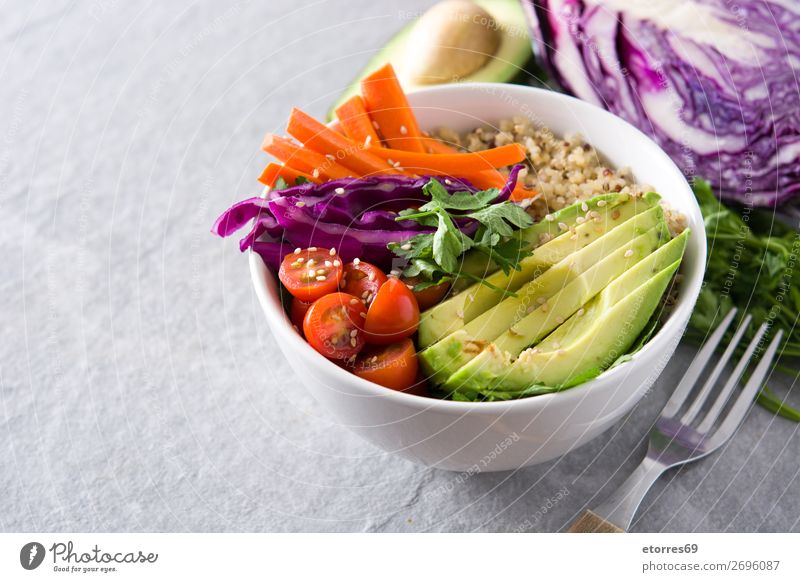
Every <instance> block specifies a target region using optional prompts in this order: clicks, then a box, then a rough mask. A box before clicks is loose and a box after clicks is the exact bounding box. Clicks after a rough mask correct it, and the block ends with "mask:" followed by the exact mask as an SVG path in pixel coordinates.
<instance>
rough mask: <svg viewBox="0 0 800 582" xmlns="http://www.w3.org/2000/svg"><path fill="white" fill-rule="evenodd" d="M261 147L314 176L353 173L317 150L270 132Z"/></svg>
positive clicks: (292, 166)
mask: <svg viewBox="0 0 800 582" xmlns="http://www.w3.org/2000/svg"><path fill="white" fill-rule="evenodd" d="M261 149H263V150H264V151H265V152H267V153H268V154H272V155H273V156H275V157H276V158H278V159H279V160H280V161H282V162H283V163H284V164H286V165H287V166H289V167H291V168H294V169H295V170H299V171H301V172H304V173H306V174H311V176H313V177H314V178H322V179H323V180H336V179H338V178H348V177H351V176H353V175H354V174H355V172H353V171H352V170H349V169H347V168H345V167H344V166H340V165H339V164H337V163H336V162H335V161H334V160H331V159H329V158H326V157H325V156H324V155H322V154H320V153H318V152H315V151H313V150H310V149H308V148H304V147H301V146H300V145H299V144H296V143H295V142H293V141H292V140H290V139H286V138H285V137H280V136H277V135H274V134H272V133H268V134H267V136H266V137H265V138H264V142H263V143H262V144H261Z"/></svg>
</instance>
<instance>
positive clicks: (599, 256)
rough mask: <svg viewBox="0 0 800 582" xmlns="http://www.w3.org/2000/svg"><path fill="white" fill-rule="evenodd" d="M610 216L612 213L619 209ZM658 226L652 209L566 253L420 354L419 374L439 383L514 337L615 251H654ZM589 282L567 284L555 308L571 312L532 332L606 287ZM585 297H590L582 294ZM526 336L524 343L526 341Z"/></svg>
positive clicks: (660, 233)
mask: <svg viewBox="0 0 800 582" xmlns="http://www.w3.org/2000/svg"><path fill="white" fill-rule="evenodd" d="M612 212H613V213H617V212H618V209H617V210H614V211H612ZM663 223H664V213H663V210H662V209H661V207H660V206H655V207H653V208H650V209H649V210H646V211H645V212H643V213H641V214H637V215H635V216H634V217H633V218H630V219H628V220H627V221H625V222H623V223H622V224H621V225H619V226H617V227H616V228H613V229H611V230H610V231H609V232H607V233H606V234H604V235H603V236H600V237H599V238H598V239H597V240H595V241H594V242H592V243H590V244H589V245H587V246H585V247H584V248H582V249H580V250H578V251H577V252H574V253H572V254H569V255H568V256H567V257H565V258H564V259H562V260H561V261H559V262H558V263H557V264H556V265H554V266H552V267H551V268H550V269H548V270H547V271H545V272H544V273H543V274H541V275H540V276H538V277H536V278H535V279H533V280H532V281H530V282H528V283H526V284H525V285H523V286H522V287H521V288H520V289H519V290H518V292H517V294H516V296H515V297H508V298H506V299H504V300H502V301H501V302H500V303H498V304H497V305H495V306H494V307H492V308H490V309H488V310H487V311H485V312H484V313H482V314H481V315H480V316H478V317H476V318H475V319H473V320H472V321H470V322H469V323H467V324H465V325H464V326H463V328H461V329H458V330H456V331H455V332H452V333H451V334H449V335H448V336H446V337H445V338H443V339H442V340H440V341H439V342H437V343H435V344H433V345H432V346H430V347H428V348H427V349H425V350H423V351H422V353H421V354H420V361H421V364H422V366H423V369H424V370H425V372H426V373H428V374H429V375H430V377H431V378H432V379H433V381H434V382H436V383H440V384H441V383H444V382H445V381H447V379H448V378H449V377H450V376H451V375H452V374H453V373H454V372H456V371H457V370H458V369H459V368H461V367H462V366H464V365H465V364H466V363H467V362H469V361H470V360H471V359H473V358H474V357H475V356H477V355H478V354H479V353H480V352H481V351H482V350H483V348H485V347H486V346H487V345H489V342H491V341H492V340H494V339H495V338H497V337H498V336H500V335H502V334H503V333H504V332H506V331H507V330H509V329H512V330H514V332H513V333H518V332H519V328H518V327H515V326H516V324H517V323H518V322H519V321H520V320H522V319H524V318H526V317H528V315H529V314H531V313H532V312H537V311H538V312H540V313H546V312H548V311H549V310H548V307H547V303H548V301H549V300H550V298H551V297H553V296H554V295H556V294H557V293H559V292H561V291H562V290H563V289H564V288H565V287H566V286H568V285H569V284H570V283H572V282H573V281H575V280H576V279H579V278H580V277H581V276H582V274H583V273H585V272H586V271H589V270H590V269H592V267H594V266H596V265H598V264H599V263H600V262H601V261H602V260H603V259H604V258H605V257H607V256H609V255H612V254H613V253H614V251H616V250H617V249H620V248H622V247H623V246H625V245H628V246H626V247H625V250H623V254H626V252H627V251H630V253H627V254H628V256H627V257H625V258H626V259H633V258H634V256H635V257H637V258H642V257H643V256H646V254H648V253H649V252H652V250H654V249H655V248H656V247H657V246H658V244H659V241H661V240H663V239H665V238H666V237H665V234H667V233H665V231H664V230H663V229H664V228H665V225H664V224H663ZM576 230H577V229H576ZM651 231H652V232H651ZM645 233H649V235H648V237H646V238H644V239H642V240H641V241H640V240H638V239H637V237H639V235H642V234H645ZM634 239H636V242H637V246H636V248H634V247H633V246H631V241H634ZM640 245H641V247H640ZM632 263H633V260H626V261H624V263H623V264H625V265H629V264H632ZM615 268H616V267H615ZM594 272H596V271H593V273H594ZM617 274H619V273H617ZM593 280H594V275H591V277H585V278H583V280H581V281H580V282H578V283H576V284H575V285H572V286H571V287H570V293H574V294H575V295H576V296H574V297H573V296H572V295H570V297H571V301H570V302H566V301H565V302H562V303H559V305H560V306H566V305H574V307H572V311H566V312H564V313H561V311H560V310H561V307H560V308H559V311H556V310H553V311H550V315H549V316H548V321H553V322H554V323H552V324H551V327H549V329H546V326H543V327H541V328H536V330H535V333H537V334H544V333H547V331H549V330H550V329H553V328H554V327H556V325H558V324H560V323H561V322H559V321H558V318H559V317H561V318H566V317H568V316H569V315H571V313H573V312H574V311H575V310H577V309H578V308H579V307H580V305H582V304H583V303H585V302H586V301H588V300H589V299H590V298H591V297H592V296H593V295H594V294H596V293H598V292H599V291H600V290H601V289H602V288H603V287H604V286H605V284H604V285H603V286H601V287H599V288H596V289H595V286H593V285H592V281H593ZM607 283H608V281H607V282H606V284H607ZM589 292H591V294H590V295H586V293H589ZM564 309H566V307H564ZM523 334H524V332H523ZM525 337H526V338H527V336H525ZM538 339H540V338H539V337H532V338H529V341H528V345H530V344H531V343H533V342H534V341H537V340H538ZM523 347H524V346H523Z"/></svg>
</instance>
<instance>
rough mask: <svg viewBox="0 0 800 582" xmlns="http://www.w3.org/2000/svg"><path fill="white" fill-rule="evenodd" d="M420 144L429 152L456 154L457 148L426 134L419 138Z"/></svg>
mask: <svg viewBox="0 0 800 582" xmlns="http://www.w3.org/2000/svg"><path fill="white" fill-rule="evenodd" d="M420 139H421V140H422V145H424V146H425V151H427V152H428V153H429V154H457V153H458V150H456V148H454V147H451V146H449V145H447V144H446V143H444V142H441V141H439V140H438V139H436V138H434V137H429V136H427V135H423V136H422V137H421V138H420Z"/></svg>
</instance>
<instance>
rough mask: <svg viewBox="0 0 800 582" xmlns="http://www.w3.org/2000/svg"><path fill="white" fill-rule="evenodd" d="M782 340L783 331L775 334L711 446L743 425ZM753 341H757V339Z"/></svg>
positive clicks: (726, 437)
mask: <svg viewBox="0 0 800 582" xmlns="http://www.w3.org/2000/svg"><path fill="white" fill-rule="evenodd" d="M766 326H767V324H766V323H764V324H762V325H761V327H760V328H759V330H758V331H759V332H762V330H764V331H766ZM757 337H758V336H757ZM782 338H783V330H781V329H779V330H778V332H777V333H776V334H775V337H774V338H772V341H771V342H770V344H769V347H768V348H767V351H766V352H764V355H763V356H762V357H761V361H760V362H758V365H757V366H756V369H755V370H753V374H752V376H750V379H749V380H748V381H747V384H746V385H745V387H744V390H742V392H741V394H740V395H739V396H738V397H737V398H736V402H734V404H733V406H732V407H731V410H730V412H728V415H727V416H726V417H725V420H723V421H722V424H721V425H720V427H719V428H718V429H717V431H716V432H715V433H714V436H713V437H712V438H711V446H719V445H721V444H722V443H724V442H725V441H726V440H728V439H729V438H730V437H731V435H733V433H734V431H735V430H736V428H737V427H738V426H739V423H741V422H742V420H743V419H744V416H745V414H747V411H748V410H749V409H750V406H752V404H753V399H754V398H755V396H756V392H758V390H759V389H760V388H761V386H762V385H763V384H764V380H766V378H767V375H768V374H769V371H770V368H771V366H772V360H773V359H775V352H776V351H777V350H778V346H779V345H780V343H781V339H782ZM753 339H754V340H755V339H756V338H753ZM751 344H752V342H751ZM749 350H750V346H748V351H749ZM748 359H749V357H748ZM742 360H744V358H742ZM734 373H735V371H734ZM737 382H738V380H737ZM727 388H728V387H727V386H725V389H726V390H727ZM723 395H724V391H723V394H720V398H722V397H723ZM726 398H727V396H726ZM723 404H724V403H723ZM714 406H716V402H715V403H714ZM720 408H721V406H720ZM710 414H711V411H709V415H710ZM711 422H712V423H713V422H714V419H712V421H711ZM703 423H704V424H705V420H704V421H703Z"/></svg>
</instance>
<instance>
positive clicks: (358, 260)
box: [353, 257, 361, 265]
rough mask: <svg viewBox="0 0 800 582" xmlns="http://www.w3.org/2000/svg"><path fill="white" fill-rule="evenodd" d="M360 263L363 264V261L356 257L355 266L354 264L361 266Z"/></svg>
mask: <svg viewBox="0 0 800 582" xmlns="http://www.w3.org/2000/svg"><path fill="white" fill-rule="evenodd" d="M360 262H361V259H359V258H358V257H356V258H355V259H353V264H354V265H357V264H359V263H360Z"/></svg>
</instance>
